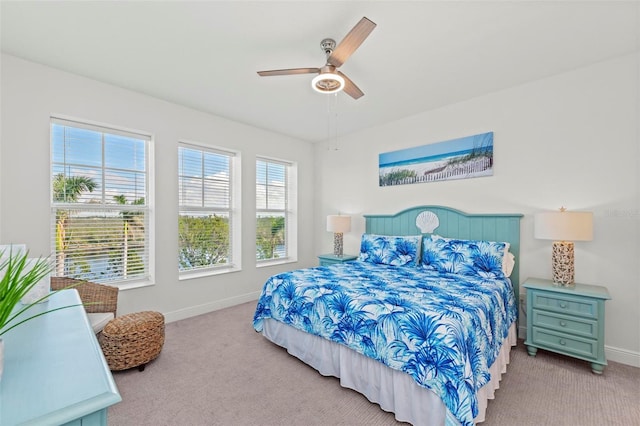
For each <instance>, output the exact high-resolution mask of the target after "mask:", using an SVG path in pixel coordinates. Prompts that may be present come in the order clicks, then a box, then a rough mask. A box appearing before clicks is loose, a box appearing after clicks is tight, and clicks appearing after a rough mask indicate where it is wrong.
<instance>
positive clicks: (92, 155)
mask: <svg viewBox="0 0 640 426" xmlns="http://www.w3.org/2000/svg"><path fill="white" fill-rule="evenodd" d="M150 143H151V137H150V136H149V135H144V134H137V133H131V132H127V131H122V130H118V129H111V128H106V127H101V126H95V125H91V124H87V123H81V122H75V121H69V120H63V119H59V118H52V119H51V194H52V197H51V221H52V230H51V232H52V237H51V240H52V249H53V252H54V253H55V270H54V272H53V273H54V274H55V275H56V276H66V277H74V278H79V279H84V280H90V281H95V282H108V283H124V282H131V281H140V280H148V279H149V278H150V267H149V264H150V259H149V257H150V256H149V239H150V236H149V228H150V227H149V221H150V209H149V166H148V164H149V149H150Z"/></svg>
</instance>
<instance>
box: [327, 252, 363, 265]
mask: <svg viewBox="0 0 640 426" xmlns="http://www.w3.org/2000/svg"><path fill="white" fill-rule="evenodd" d="M357 258H358V256H354V255H352V254H343V255H342V256H336V255H335V254H321V255H320V256H318V259H319V260H320V266H327V265H333V264H334V263H344V262H352V261H354V260H356V259H357Z"/></svg>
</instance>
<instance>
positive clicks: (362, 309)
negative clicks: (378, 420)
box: [253, 206, 522, 426]
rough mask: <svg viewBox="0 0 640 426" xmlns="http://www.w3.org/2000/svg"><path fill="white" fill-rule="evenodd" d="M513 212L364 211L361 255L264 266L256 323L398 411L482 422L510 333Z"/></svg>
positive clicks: (415, 419) (516, 220)
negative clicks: (269, 271) (268, 271)
mask: <svg viewBox="0 0 640 426" xmlns="http://www.w3.org/2000/svg"><path fill="white" fill-rule="evenodd" d="M521 217H522V215H520V214H482V215H478V214H466V213H463V212H461V211H458V210H455V209H452V208H449V207H443V206H419V207H413V208H410V209H407V210H404V211H401V212H399V213H397V214H394V215H365V221H366V231H365V234H363V236H362V240H361V247H360V254H359V258H358V260H356V261H353V262H345V263H341V264H334V265H329V266H321V267H316V268H307V269H299V270H295V271H289V272H285V273H281V274H277V275H274V276H272V277H270V278H269V279H268V280H267V282H266V283H265V285H264V287H263V289H262V293H261V296H260V299H259V300H258V303H257V306H256V312H255V315H254V320H253V326H254V328H255V330H256V331H258V332H260V333H262V334H263V335H264V336H265V337H266V338H267V339H268V340H270V341H271V342H273V343H275V344H277V345H280V346H282V347H285V348H287V350H288V352H289V353H290V354H292V355H294V356H296V357H297V358H299V359H301V360H302V361H303V362H305V363H307V364H308V365H310V366H311V367H313V368H315V369H316V370H318V371H319V372H320V373H321V374H323V375H330V376H335V377H339V378H340V384H341V385H342V386H344V387H347V388H351V389H354V390H356V391H358V392H360V393H362V394H363V395H365V396H366V397H367V398H368V399H369V400H370V401H372V402H374V403H377V404H379V405H380V407H381V408H382V409H383V410H385V411H390V412H393V413H394V414H395V417H396V419H397V420H399V421H405V422H409V423H412V424H415V425H449V424H451V425H457V424H461V425H465V426H466V425H472V424H476V423H480V422H482V421H483V420H484V413H485V411H486V407H487V402H488V400H489V399H492V398H493V397H494V391H495V389H497V388H498V386H499V381H500V377H501V375H502V374H503V373H504V372H505V371H506V366H507V364H508V362H509V352H510V349H511V347H512V346H513V345H515V343H516V340H517V336H516V330H517V327H516V321H517V312H518V309H517V301H518V293H519V291H518V290H519V280H518V276H519V266H518V263H519V262H518V260H519V249H520V218H521Z"/></svg>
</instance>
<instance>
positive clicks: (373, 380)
mask: <svg viewBox="0 0 640 426" xmlns="http://www.w3.org/2000/svg"><path fill="white" fill-rule="evenodd" d="M262 334H263V335H264V336H265V337H266V338H267V339H268V340H270V341H271V342H273V343H275V344H277V345H279V346H282V347H284V348H286V349H287V351H288V352H289V353H290V354H291V355H293V356H295V357H296V358H299V359H300V360H302V361H303V362H304V363H305V364H308V365H310V366H311V367H313V368H314V369H316V370H318V372H319V373H320V374H322V375H323V376H334V377H338V378H340V385H341V386H343V387H345V388H349V389H353V390H355V391H357V392H359V393H361V394H363V395H364V396H366V397H367V399H368V400H369V401H371V402H374V403H376V404H379V405H380V407H381V408H382V409H383V410H385V411H389V412H392V413H394V414H395V417H396V419H397V420H399V421H402V422H409V423H411V424H413V425H425V426H436V425H437V426H442V425H451V424H458V421H457V420H456V419H455V418H454V417H453V416H452V415H451V413H449V411H448V410H447V409H446V407H445V405H444V404H443V402H442V401H441V400H440V398H439V397H438V396H437V395H436V394H435V393H433V392H432V391H430V390H429V389H425V388H423V387H421V386H419V385H418V384H417V383H416V382H415V381H414V380H413V378H411V376H409V375H408V374H406V373H403V372H401V371H398V370H394V369H392V368H389V367H387V366H386V365H384V364H382V363H380V362H378V361H375V360H373V359H371V358H367V357H366V356H364V355H361V354H359V353H357V352H355V351H353V350H351V349H349V348H347V347H346V346H343V345H340V344H338V343H335V342H332V341H330V340H327V339H324V338H322V337H318V336H314V335H312V334H308V333H305V332H303V331H300V330H298V329H295V328H293V327H291V326H288V325H286V324H283V323H281V322H278V321H275V320H273V319H265V320H264V328H263V331H262ZM516 342H517V335H516V326H515V323H514V324H513V325H512V326H511V328H510V329H509V335H508V336H507V338H506V339H505V341H504V342H503V345H502V349H501V350H500V355H499V356H498V358H497V359H496V361H495V362H494V363H493V366H492V367H491V369H490V371H491V381H490V382H489V383H487V384H486V385H485V386H484V387H482V389H480V391H479V392H478V407H479V409H480V411H479V413H478V416H477V417H476V418H475V419H474V421H475V422H476V423H480V422H482V421H484V417H485V411H486V409H487V403H488V400H489V399H493V398H494V392H495V390H496V389H498V388H499V387H500V379H501V377H502V374H503V373H505V372H506V371H507V364H509V353H510V352H511V346H515V345H516Z"/></svg>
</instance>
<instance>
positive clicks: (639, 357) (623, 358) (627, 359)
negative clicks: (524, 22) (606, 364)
mask: <svg viewBox="0 0 640 426" xmlns="http://www.w3.org/2000/svg"><path fill="white" fill-rule="evenodd" d="M604 353H605V355H606V358H607V361H613V362H619V363H620V364H626V365H630V366H632V367H640V352H634V351H630V350H628V349H622V348H616V347H614V346H606V345H605V347H604ZM605 370H606V368H605Z"/></svg>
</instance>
